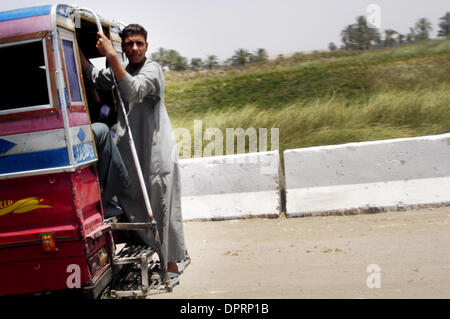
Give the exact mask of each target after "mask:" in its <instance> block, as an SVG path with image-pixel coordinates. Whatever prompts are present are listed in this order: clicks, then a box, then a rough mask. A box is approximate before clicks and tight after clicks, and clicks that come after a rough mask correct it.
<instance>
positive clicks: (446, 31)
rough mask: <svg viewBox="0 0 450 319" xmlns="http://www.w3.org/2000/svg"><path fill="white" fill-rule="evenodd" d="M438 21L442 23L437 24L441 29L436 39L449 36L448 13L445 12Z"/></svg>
mask: <svg viewBox="0 0 450 319" xmlns="http://www.w3.org/2000/svg"><path fill="white" fill-rule="evenodd" d="M439 20H442V22H440V23H439V27H440V28H441V29H440V30H439V32H438V37H448V36H449V35H450V12H447V13H446V14H445V15H444V16H443V17H441V18H439Z"/></svg>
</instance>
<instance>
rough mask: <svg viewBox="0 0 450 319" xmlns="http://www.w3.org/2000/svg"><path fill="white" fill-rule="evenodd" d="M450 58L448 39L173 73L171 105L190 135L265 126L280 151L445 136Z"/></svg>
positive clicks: (449, 119) (449, 122)
mask: <svg viewBox="0 0 450 319" xmlns="http://www.w3.org/2000/svg"><path fill="white" fill-rule="evenodd" d="M449 61H450V40H433V41H429V42H425V43H421V44H414V45H407V46H401V47H396V48H392V49H384V50H379V51H369V52H345V51H339V52H322V53H313V54H304V55H299V56H295V57H292V58H289V59H283V60H279V61H272V62H269V63H265V64H260V65H252V66H249V67H245V68H240V69H232V70H219V71H211V72H207V71H201V72H183V73H182V72H171V73H169V74H167V77H166V79H167V80H166V82H167V83H166V105H167V108H168V112H169V115H170V117H171V120H172V124H173V126H174V127H175V128H187V129H188V130H190V131H191V133H192V136H193V123H194V120H202V124H203V130H205V129H207V128H219V129H220V130H221V132H222V133H223V135H224V136H225V133H226V128H243V129H244V130H245V129H247V128H255V129H256V130H257V131H258V129H259V128H267V129H269V139H270V128H279V148H280V150H281V151H283V150H285V149H289V148H301V147H310V146H318V145H330V144H341V143H348V142H359V141H372V140H380V139H390V138H398V137H413V136H421V135H429V134H440V133H445V132H449V131H450V62H449ZM224 141H225V138H224ZM191 142H192V141H191ZM208 142H209V141H204V142H203V146H205V145H206V144H208ZM223 149H224V150H225V142H224V147H223ZM192 151H193V148H192ZM224 152H225V151H224Z"/></svg>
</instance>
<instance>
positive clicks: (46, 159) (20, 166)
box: [0, 148, 70, 174]
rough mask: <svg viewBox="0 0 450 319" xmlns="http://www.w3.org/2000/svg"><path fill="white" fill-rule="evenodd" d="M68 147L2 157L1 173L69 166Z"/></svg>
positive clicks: (0, 160)
mask: <svg viewBox="0 0 450 319" xmlns="http://www.w3.org/2000/svg"><path fill="white" fill-rule="evenodd" d="M68 165H70V163H69V156H68V154H67V149H66V148H60V149H56V150H50V151H42V152H34V153H25V154H16V155H10V156H3V157H0V174H6V173H15V172H24V171H31V170H36V169H46V168H53V167H61V166H68Z"/></svg>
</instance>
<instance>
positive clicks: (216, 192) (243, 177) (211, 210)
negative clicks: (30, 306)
mask: <svg viewBox="0 0 450 319" xmlns="http://www.w3.org/2000/svg"><path fill="white" fill-rule="evenodd" d="M180 170H181V184H182V209H183V220H223V219H231V218H243V217H251V216H278V215H279V214H280V213H281V202H280V190H281V188H282V185H281V182H280V175H281V169H280V158H279V153H278V151H270V152H261V153H247V154H237V155H226V156H213V157H202V158H192V159H181V160H180Z"/></svg>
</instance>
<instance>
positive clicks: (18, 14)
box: [0, 5, 52, 22]
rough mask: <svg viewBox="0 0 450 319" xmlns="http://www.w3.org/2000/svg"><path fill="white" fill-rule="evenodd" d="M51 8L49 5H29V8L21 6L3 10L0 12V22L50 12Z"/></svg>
mask: <svg viewBox="0 0 450 319" xmlns="http://www.w3.org/2000/svg"><path fill="white" fill-rule="evenodd" d="M51 9H52V6H51V5H45V6H39V7H30V8H21V9H15V10H9V11H3V12H0V22H2V21H9V20H16V19H24V18H30V17H35V16H42V15H46V14H50V11H51Z"/></svg>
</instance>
